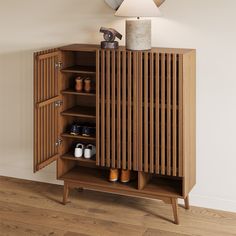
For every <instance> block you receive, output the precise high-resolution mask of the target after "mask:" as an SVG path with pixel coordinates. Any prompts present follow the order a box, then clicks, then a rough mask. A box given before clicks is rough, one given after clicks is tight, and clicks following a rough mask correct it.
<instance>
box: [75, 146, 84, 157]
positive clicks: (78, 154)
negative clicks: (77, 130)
mask: <svg viewBox="0 0 236 236" xmlns="http://www.w3.org/2000/svg"><path fill="white" fill-rule="evenodd" d="M83 152H84V145H83V144H82V143H78V144H77V145H76V147H75V152H74V156H75V157H77V158H79V157H82V156H83Z"/></svg>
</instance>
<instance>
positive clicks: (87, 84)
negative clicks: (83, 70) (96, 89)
mask: <svg viewBox="0 0 236 236" xmlns="http://www.w3.org/2000/svg"><path fill="white" fill-rule="evenodd" d="M84 91H85V92H86V93H90V92H91V91H92V80H91V79H90V78H89V77H88V78H86V79H85V80H84Z"/></svg>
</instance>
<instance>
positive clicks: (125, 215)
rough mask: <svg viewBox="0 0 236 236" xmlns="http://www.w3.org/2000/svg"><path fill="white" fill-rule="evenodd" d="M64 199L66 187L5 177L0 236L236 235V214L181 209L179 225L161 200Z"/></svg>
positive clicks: (93, 195) (88, 195)
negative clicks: (66, 202)
mask: <svg viewBox="0 0 236 236" xmlns="http://www.w3.org/2000/svg"><path fill="white" fill-rule="evenodd" d="M61 197H62V186H57V185H51V184H44V183H38V182H32V181H25V180H19V179H13V178H7V177H0V235H1V236H3V235H4V236H5V235H16V236H21V235H22V236H25V235H26V236H27V235H29V236H34V235H50V236H52V235H59V236H60V235H64V236H88V235H95V236H110V235H112V236H113V235H119V236H133V235H134V236H139V235H143V236H186V235H204V236H205V235H207V236H211V235H213V236H227V235H236V214H234V213H227V212H222V211H216V210H209V209H204V208H198V207H192V208H191V210H189V211H187V210H185V209H183V208H182V207H180V225H174V224H173V223H172V220H173V216H172V210H171V206H170V205H166V204H164V203H162V202H159V201H154V200H147V199H138V198H130V197H122V196H117V195H111V194H104V193H98V192H92V191H87V190H85V191H83V192H79V191H78V190H74V191H71V194H70V200H71V203H69V204H67V205H66V206H64V205H62V204H61V203H60V201H61Z"/></svg>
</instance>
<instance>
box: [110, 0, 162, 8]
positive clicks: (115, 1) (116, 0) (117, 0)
mask: <svg viewBox="0 0 236 236" xmlns="http://www.w3.org/2000/svg"><path fill="white" fill-rule="evenodd" d="M123 1H124V0H105V3H106V4H107V5H108V6H109V7H111V8H112V9H114V10H117V9H118V8H119V7H120V5H121V3H122V2H123ZM153 1H154V3H155V4H156V5H157V7H160V6H161V5H162V3H163V2H164V1H165V0H153Z"/></svg>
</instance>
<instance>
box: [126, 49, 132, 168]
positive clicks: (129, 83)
mask: <svg viewBox="0 0 236 236" xmlns="http://www.w3.org/2000/svg"><path fill="white" fill-rule="evenodd" d="M127 63H128V78H127V80H128V81H127V92H128V95H127V96H128V103H127V112H128V115H127V119H128V122H127V128H128V137H127V138H128V140H127V144H128V145H127V153H128V163H127V164H128V169H129V170H131V169H132V100H131V99H132V98H131V96H132V52H130V51H129V52H128V62H127Z"/></svg>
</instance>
